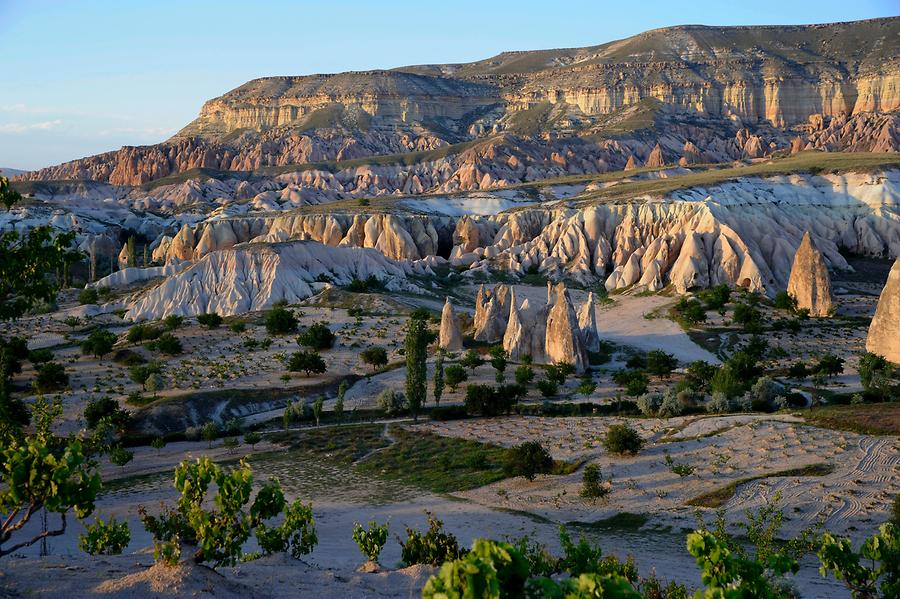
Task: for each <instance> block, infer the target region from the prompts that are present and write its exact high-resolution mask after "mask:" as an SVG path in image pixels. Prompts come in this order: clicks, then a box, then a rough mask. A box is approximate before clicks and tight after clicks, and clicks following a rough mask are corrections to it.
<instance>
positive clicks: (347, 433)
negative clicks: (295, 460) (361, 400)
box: [266, 424, 390, 464]
mask: <svg viewBox="0 0 900 599" xmlns="http://www.w3.org/2000/svg"><path fill="white" fill-rule="evenodd" d="M266 439H267V440H268V441H271V442H273V443H285V444H288V445H289V446H290V448H291V449H292V450H299V451H303V452H307V453H309V454H311V455H314V456H316V457H323V458H328V459H329V460H331V461H333V462H337V463H340V464H352V463H353V462H355V461H357V460H359V459H361V458H363V457H364V456H366V455H368V454H370V453H372V452H373V451H375V450H376V449H379V448H382V447H385V446H387V445H389V443H390V442H389V441H388V440H387V439H386V438H385V437H384V425H381V424H361V425H347V426H330V427H327V428H321V429H309V430H304V431H288V432H277V433H269V434H267V435H266Z"/></svg>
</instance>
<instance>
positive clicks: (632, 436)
mask: <svg viewBox="0 0 900 599" xmlns="http://www.w3.org/2000/svg"><path fill="white" fill-rule="evenodd" d="M603 447H605V448H606V450H607V451H609V452H610V453H615V454H619V455H624V454H631V455H634V454H636V453H637V452H639V451H640V450H641V448H643V447H644V440H643V439H642V438H641V436H640V435H639V434H638V432H637V431H636V430H634V429H633V428H631V426H629V425H628V424H613V425H611V426H610V427H609V428H608V429H607V431H606V434H605V435H604V436H603Z"/></svg>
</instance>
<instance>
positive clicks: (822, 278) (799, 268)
mask: <svg viewBox="0 0 900 599" xmlns="http://www.w3.org/2000/svg"><path fill="white" fill-rule="evenodd" d="M787 292H788V294H790V296H791V297H793V298H794V299H795V300H796V301H797V308H799V309H802V310H809V314H810V315H811V316H830V315H831V313H832V312H834V308H835V304H834V294H833V293H832V290H831V277H830V276H829V274H828V267H827V266H826V265H825V258H824V257H823V256H822V252H820V251H819V249H818V248H817V247H816V244H815V243H814V242H813V240H812V237H811V236H810V234H809V231H807V232H805V233H804V234H803V240H802V241H801V242H800V246H799V247H798V248H797V253H796V254H795V255H794V262H793V265H792V266H791V275H790V278H789V279H788V285H787Z"/></svg>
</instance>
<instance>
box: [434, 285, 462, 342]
mask: <svg viewBox="0 0 900 599" xmlns="http://www.w3.org/2000/svg"><path fill="white" fill-rule="evenodd" d="M438 344H439V345H440V347H442V348H443V349H445V350H447V351H460V350H461V349H462V348H463V339H462V332H461V331H460V329H459V319H458V318H457V317H456V312H455V311H454V310H453V305H452V304H451V303H450V298H449V297H448V298H447V299H446V300H445V301H444V308H443V310H441V330H440V335H439V336H438Z"/></svg>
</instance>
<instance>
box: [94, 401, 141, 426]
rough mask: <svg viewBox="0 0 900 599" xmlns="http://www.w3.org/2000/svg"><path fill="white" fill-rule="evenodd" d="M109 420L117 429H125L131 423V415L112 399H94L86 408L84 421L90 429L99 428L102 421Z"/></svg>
mask: <svg viewBox="0 0 900 599" xmlns="http://www.w3.org/2000/svg"><path fill="white" fill-rule="evenodd" d="M104 419H105V420H107V421H108V422H110V423H111V424H112V425H113V426H115V427H117V428H125V427H127V426H128V424H129V422H130V421H131V414H130V413H129V412H128V411H127V410H123V409H122V408H121V406H119V402H117V401H116V400H114V399H113V398H111V397H106V396H104V397H100V398H98V399H92V400H90V401H89V402H88V404H87V406H86V407H85V408H84V421H85V424H87V427H88V428H91V429H93V428H97V425H98V424H100V422H101V421H102V420H104Z"/></svg>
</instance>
